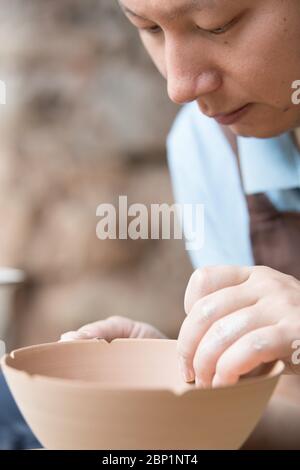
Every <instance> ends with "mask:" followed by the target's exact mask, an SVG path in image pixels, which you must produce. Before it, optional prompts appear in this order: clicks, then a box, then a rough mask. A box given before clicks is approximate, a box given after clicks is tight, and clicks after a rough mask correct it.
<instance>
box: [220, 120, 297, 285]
mask: <svg viewBox="0 0 300 470" xmlns="http://www.w3.org/2000/svg"><path fill="white" fill-rule="evenodd" d="M223 130H224V133H225V135H226V136H227V138H228V139H229V141H230V144H231V146H232V148H233V150H234V153H235V155H236V158H237V162H238V167H239V174H240V177H241V183H242V187H243V188H244V185H243V178H242V173H241V168H240V161H239V156H238V148H237V144H236V140H234V141H233V140H232V136H230V135H229V134H228V132H227V131H226V129H223ZM245 198H246V202H247V205H248V211H249V217H250V238H251V244H252V251H253V257H254V260H255V264H256V265H260V266H261V265H263V266H269V267H271V268H274V269H276V270H277V271H280V272H283V273H285V274H291V275H292V276H294V277H296V278H297V279H299V280H300V212H288V211H285V212H281V211H279V210H277V209H276V208H275V207H274V205H273V204H272V202H271V201H270V200H269V198H268V197H267V196H266V195H265V194H264V193H260V194H251V195H246V194H245Z"/></svg>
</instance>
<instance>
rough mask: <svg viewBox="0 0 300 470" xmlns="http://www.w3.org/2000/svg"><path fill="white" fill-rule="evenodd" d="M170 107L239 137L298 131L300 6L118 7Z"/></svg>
mask: <svg viewBox="0 0 300 470" xmlns="http://www.w3.org/2000/svg"><path fill="white" fill-rule="evenodd" d="M119 2H120V4H121V7H122V8H123V10H124V12H125V14H126V16H127V17H128V18H129V20H130V21H131V22H132V23H133V24H134V25H135V26H136V27H137V28H138V29H139V34H140V36H141V39H142V41H143V43H144V45H145V47H146V49H147V51H148V52H149V54H150V56H151V58H152V60H153V61H154V63H155V65H156V66H157V68H158V69H159V71H160V72H161V73H162V75H163V76H164V77H165V78H166V80H167V82H168V93H169V96H170V98H171V100H172V101H174V102H175V103H179V104H183V103H186V102H190V101H194V100H197V102H198V105H199V107H200V109H201V111H202V112H203V113H204V114H206V115H208V116H211V117H215V118H216V119H217V121H218V122H219V123H220V124H223V125H228V126H229V127H230V129H231V130H232V131H233V132H234V133H235V134H238V135H243V136H253V137H271V136H275V135H278V134H280V133H282V132H284V131H288V130H290V129H293V128H295V127H298V126H300V105H295V104H293V103H292V94H293V92H294V91H295V90H293V89H292V83H293V82H294V81H295V80H300V49H299V45H300V0H119Z"/></svg>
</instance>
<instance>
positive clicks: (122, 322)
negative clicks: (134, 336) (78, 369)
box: [61, 316, 134, 341]
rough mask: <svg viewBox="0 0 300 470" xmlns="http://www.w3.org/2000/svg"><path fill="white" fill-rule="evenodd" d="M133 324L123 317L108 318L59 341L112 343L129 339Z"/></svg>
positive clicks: (62, 337) (70, 333)
mask: <svg viewBox="0 0 300 470" xmlns="http://www.w3.org/2000/svg"><path fill="white" fill-rule="evenodd" d="M133 327H134V322H133V321H132V320H130V319H129V318H125V317H117V316H116V317H109V318H107V319H105V320H100V321H97V322H94V323H89V324H88V325H84V326H83V327H81V328H79V330H78V331H72V332H68V333H65V334H64V335H62V336H61V341H75V340H80V339H93V338H101V339H105V340H106V341H112V340H113V339H115V338H129V337H130V335H131V331H132V329H133Z"/></svg>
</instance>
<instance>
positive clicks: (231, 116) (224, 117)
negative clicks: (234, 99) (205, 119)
mask: <svg viewBox="0 0 300 470" xmlns="http://www.w3.org/2000/svg"><path fill="white" fill-rule="evenodd" d="M250 106H251V103H248V104H246V105H244V106H242V107H241V108H238V109H236V110H235V111H232V112H231V113H219V114H214V115H212V116H210V117H211V118H213V119H215V120H216V121H217V122H218V123H219V124H222V125H227V126H228V125H230V124H234V123H235V122H236V121H238V120H239V119H240V118H241V117H242V116H244V114H245V113H246V112H247V111H248V109H249V107H250Z"/></svg>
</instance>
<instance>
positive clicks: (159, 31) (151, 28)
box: [140, 26, 162, 34]
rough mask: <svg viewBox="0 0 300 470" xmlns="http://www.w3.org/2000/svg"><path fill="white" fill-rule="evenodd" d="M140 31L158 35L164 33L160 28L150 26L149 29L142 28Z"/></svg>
mask: <svg viewBox="0 0 300 470" xmlns="http://www.w3.org/2000/svg"><path fill="white" fill-rule="evenodd" d="M140 29H141V30H142V31H146V32H147V33H150V34H158V33H161V32H162V29H161V28H160V27H159V26H150V27H148V28H140Z"/></svg>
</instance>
